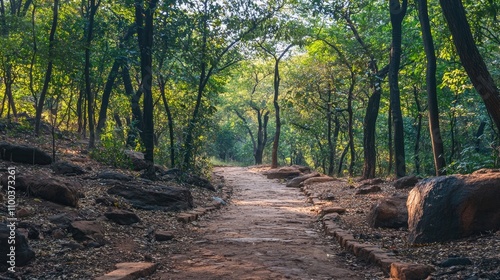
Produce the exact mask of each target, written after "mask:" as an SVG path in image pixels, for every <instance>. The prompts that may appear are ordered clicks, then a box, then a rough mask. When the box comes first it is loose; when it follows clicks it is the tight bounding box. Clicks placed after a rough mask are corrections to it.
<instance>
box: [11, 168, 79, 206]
mask: <svg viewBox="0 0 500 280" xmlns="http://www.w3.org/2000/svg"><path fill="white" fill-rule="evenodd" d="M5 180H7V176H4V177H3V178H2V184H3V185H7V184H6V183H7V182H6V181H5ZM75 186H76V187H81V185H80V183H78V182H76V181H69V180H67V179H64V178H56V177H51V176H50V175H47V174H45V173H41V172H40V173H33V174H29V175H16V188H17V189H18V190H20V191H24V192H27V193H29V194H30V195H32V196H35V197H39V198H42V199H45V200H48V201H52V202H55V203H58V204H62V205H66V206H71V207H76V206H77V205H78V200H79V194H78V192H77V191H76V190H75V189H74V187H75Z"/></svg>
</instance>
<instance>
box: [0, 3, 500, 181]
mask: <svg viewBox="0 0 500 280" xmlns="http://www.w3.org/2000/svg"><path fill="white" fill-rule="evenodd" d="M499 9H500V3H498V2H497V1H484V0H480V1H476V2H471V1H464V0H462V1H461V0H453V1H437V0H431V1H421V0H419V1H409V2H408V1H406V0H403V1H397V0H394V1H393V0H391V1H365V0H362V1H355V2H352V1H339V0H329V1H303V0H265V1H251V0H226V1H209V0H192V1H191V0H168V1H155V0H144V1H142V0H141V1H139V0H136V1H131V0H120V1H105V0H86V1H62V2H61V1H57V0H56V1H53V2H47V1H37V0H27V1H22V0H11V1H7V0H0V44H1V45H2V48H0V81H1V83H0V93H1V95H0V97H1V98H2V100H1V102H2V103H1V106H0V117H2V118H7V119H9V120H13V121H16V120H18V119H19V120H20V119H23V118H33V119H34V120H35V121H34V122H33V128H32V129H33V133H35V134H39V133H40V125H41V123H43V122H48V123H50V124H51V125H53V126H54V127H55V128H57V129H59V130H65V131H70V132H74V133H77V135H79V137H82V138H83V139H88V141H89V149H99V151H101V152H106V150H107V149H108V150H109V149H110V148H111V146H113V147H116V145H118V146H119V147H120V149H135V150H138V151H142V152H145V155H146V159H147V160H149V161H150V162H151V163H153V162H154V163H159V164H163V165H167V166H168V167H171V168H173V167H177V168H181V169H184V170H190V171H194V172H204V171H205V170H207V168H209V167H210V165H211V164H212V163H213V162H215V159H217V160H222V161H232V162H237V163H239V164H246V165H248V164H264V163H272V165H273V167H276V166H278V165H289V164H302V165H308V166H310V167H312V168H315V169H317V170H319V171H322V172H324V173H326V174H329V175H336V176H343V175H349V176H362V177H364V178H371V177H374V176H386V175H389V176H397V177H400V176H404V175H405V174H409V173H413V174H421V175H432V174H438V175H439V174H444V173H454V172H472V171H474V170H476V169H478V168H482V167H498V165H499V164H500V163H499V147H500V143H499V129H500V94H499V91H498V87H497V85H498V84H499V83H500V71H499V70H498V69H500V49H499V48H498V46H499V45H500V25H498V21H499V20H500V18H499ZM109 139H112V141H109Z"/></svg>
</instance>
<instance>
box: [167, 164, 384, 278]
mask: <svg viewBox="0 0 500 280" xmlns="http://www.w3.org/2000/svg"><path fill="white" fill-rule="evenodd" d="M215 172H216V174H219V175H222V176H224V178H225V180H226V184H228V185H230V186H232V187H233V197H232V200H231V203H230V205H228V206H227V207H225V208H224V210H222V211H221V212H220V213H219V214H217V215H215V216H214V217H212V218H211V219H209V220H205V221H200V222H198V223H199V227H200V234H199V235H198V237H196V238H195V240H193V242H192V243H191V245H189V246H188V247H187V248H186V250H185V251H184V252H179V254H177V255H174V256H173V262H174V269H173V270H171V271H170V272H169V273H168V274H166V273H165V274H163V275H161V276H160V279H367V278H369V276H370V275H371V276H372V277H370V278H371V279H374V278H375V277H373V276H374V274H379V271H378V269H376V268H374V267H366V268H365V267H363V264H359V263H358V264H356V261H355V260H349V259H348V258H349V256H345V253H343V252H342V250H341V249H340V247H338V245H337V244H335V243H334V242H333V241H331V240H328V239H327V238H325V237H324V236H322V235H321V233H319V232H318V230H317V229H315V225H316V224H317V223H316V215H315V213H314V212H313V211H312V206H311V204H308V203H306V202H305V197H304V196H303V195H302V194H301V193H300V191H299V190H298V189H292V188H286V187H285V186H284V185H283V184H280V183H279V182H277V181H276V180H275V181H273V180H268V179H267V178H265V177H264V176H263V175H261V174H259V173H258V172H256V171H255V170H252V169H246V168H238V167H225V168H217V169H216V170H215ZM375 279H376V278H375Z"/></svg>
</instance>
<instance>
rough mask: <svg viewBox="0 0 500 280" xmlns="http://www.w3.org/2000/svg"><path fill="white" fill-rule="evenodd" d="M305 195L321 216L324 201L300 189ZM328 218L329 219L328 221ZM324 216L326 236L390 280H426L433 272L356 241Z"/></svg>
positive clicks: (310, 191) (323, 212) (429, 268)
mask: <svg viewBox="0 0 500 280" xmlns="http://www.w3.org/2000/svg"><path fill="white" fill-rule="evenodd" d="M302 191H303V192H304V193H305V195H306V196H307V197H308V198H309V201H310V202H311V203H312V204H313V205H314V206H318V208H319V209H320V210H319V211H318V215H319V216H323V215H324V214H326V213H325V211H322V210H321V208H320V207H322V206H324V205H325V203H326V202H325V201H322V200H320V199H319V198H318V195H316V194H315V193H314V192H313V191H312V190H311V189H306V190H304V189H302ZM327 208H337V207H327ZM326 212H330V213H331V212H336V213H339V214H341V211H328V210H327V211H326ZM328 218H329V219H328ZM328 218H327V216H324V217H322V219H321V221H322V222H323V226H324V228H325V231H326V233H327V234H328V235H330V236H332V237H333V238H335V239H336V240H337V242H338V243H339V244H340V246H342V248H344V249H345V250H346V251H348V252H350V253H352V254H353V255H355V256H356V257H357V258H359V259H361V260H364V261H367V262H369V263H372V264H375V265H377V266H379V267H380V268H381V270H382V271H383V272H384V273H385V274H386V275H389V276H390V277H391V279H400V280H420V279H426V278H427V277H428V276H429V275H430V274H431V273H432V272H433V271H434V268H433V267H432V266H429V265H421V264H413V263H405V262H402V261H401V260H399V259H397V257H396V255H395V254H394V253H392V252H389V251H387V250H384V249H382V248H380V247H378V246H376V245H372V244H366V243H362V242H359V241H357V240H356V238H354V236H353V235H352V234H350V233H349V232H348V231H346V230H343V229H342V228H341V227H340V226H339V225H338V224H337V223H336V222H335V221H334V220H335V219H332V217H328Z"/></svg>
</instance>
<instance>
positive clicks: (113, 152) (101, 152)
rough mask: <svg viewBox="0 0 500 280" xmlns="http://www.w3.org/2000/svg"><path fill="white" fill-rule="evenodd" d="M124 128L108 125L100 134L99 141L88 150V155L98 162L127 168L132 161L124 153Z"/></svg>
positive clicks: (130, 165)
mask: <svg viewBox="0 0 500 280" xmlns="http://www.w3.org/2000/svg"><path fill="white" fill-rule="evenodd" d="M124 132H125V131H124V130H122V129H115V128H112V127H110V126H108V128H107V129H106V130H105V131H104V132H103V133H102V134H101V141H100V142H99V143H98V144H97V145H96V147H95V148H94V149H93V150H91V151H90V157H91V158H93V159H94V160H97V161H98V162H101V163H103V164H107V165H110V166H114V167H118V168H126V169H129V168H131V167H132V161H131V159H130V158H129V157H127V156H126V155H125V153H124V150H125V149H126V141H125V140H124V137H123V135H124Z"/></svg>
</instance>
